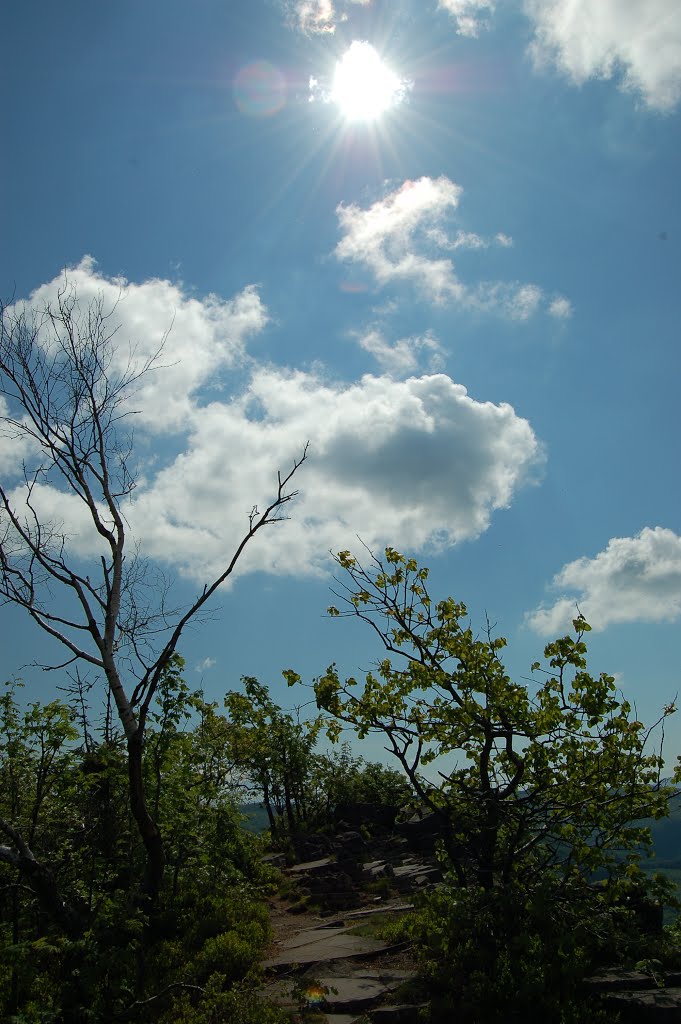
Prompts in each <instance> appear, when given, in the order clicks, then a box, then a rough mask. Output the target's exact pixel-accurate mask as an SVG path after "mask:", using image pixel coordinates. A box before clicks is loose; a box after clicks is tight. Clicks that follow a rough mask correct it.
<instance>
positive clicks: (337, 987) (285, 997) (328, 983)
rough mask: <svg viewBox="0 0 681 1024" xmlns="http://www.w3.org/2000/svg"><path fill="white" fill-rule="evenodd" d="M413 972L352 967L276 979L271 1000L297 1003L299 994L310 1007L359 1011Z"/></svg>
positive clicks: (406, 978)
mask: <svg viewBox="0 0 681 1024" xmlns="http://www.w3.org/2000/svg"><path fill="white" fill-rule="evenodd" d="M415 976H416V975H415V973H414V972H413V971H384V972H380V971H352V972H351V973H350V974H348V975H347V976H340V977H339V976H336V975H329V976H327V975H323V976H321V977H317V976H316V974H315V976H314V977H312V978H309V979H307V980H305V979H303V978H301V979H299V980H298V981H297V982H291V981H286V982H278V983H277V984H276V985H273V986H271V987H270V989H269V990H268V992H267V994H268V997H269V999H270V1000H272V1002H274V1003H276V1004H277V1005H279V1006H284V1007H296V1006H298V1005H299V1002H300V999H301V996H302V998H303V1000H307V1001H308V1005H309V1007H310V1009H316V1008H319V1009H320V1010H321V1011H322V1012H329V1013H336V1014H338V1013H346V1014H347V1013H350V1014H352V1013H361V1012H362V1011H364V1010H368V1009H370V1008H371V1007H372V1006H376V1004H377V1003H380V1002H381V1000H383V999H384V998H385V996H387V995H388V994H389V993H391V992H394V991H395V990H396V989H397V988H399V986H400V985H402V984H403V983H404V982H405V981H410V980H411V979H412V978H414V977H415Z"/></svg>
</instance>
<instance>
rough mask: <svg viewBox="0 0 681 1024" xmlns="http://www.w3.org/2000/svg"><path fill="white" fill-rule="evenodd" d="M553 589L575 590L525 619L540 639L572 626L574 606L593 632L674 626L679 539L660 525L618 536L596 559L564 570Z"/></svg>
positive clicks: (679, 609)
mask: <svg viewBox="0 0 681 1024" xmlns="http://www.w3.org/2000/svg"><path fill="white" fill-rule="evenodd" d="M551 587H552V589H555V590H560V591H571V592H572V595H573V596H567V595H566V594H562V595H561V596H560V597H559V598H558V599H557V600H556V601H555V602H554V603H553V604H550V605H541V606H540V607H539V608H536V609H535V610H534V611H532V612H529V613H528V614H527V616H526V622H527V624H528V625H529V626H530V627H531V628H532V629H534V630H536V632H537V633H539V634H541V635H542V636H552V635H557V634H558V633H560V632H561V631H563V630H565V629H566V628H568V627H569V625H570V623H571V622H572V619H574V617H575V615H576V606H577V605H579V610H580V611H581V613H582V614H583V615H584V617H585V618H586V620H587V622H588V623H589V624H590V625H591V626H592V627H593V628H594V629H595V630H602V629H605V628H606V627H607V626H609V625H611V624H613V623H622V622H673V621H675V620H676V619H678V618H679V617H680V616H681V537H679V536H678V535H677V534H675V533H674V532H673V531H672V530H668V529H664V528H663V527H661V526H656V527H653V528H651V527H645V529H643V530H641V532H640V533H639V534H637V535H636V536H635V537H614V538H613V539H612V540H610V541H609V542H608V546H607V547H606V549H605V550H604V551H600V552H599V553H598V554H597V555H596V556H595V558H578V559H577V560H576V561H574V562H569V563H568V564H567V565H565V566H563V568H562V569H561V570H560V572H559V573H558V574H557V575H556V576H555V577H554V579H553V580H552V583H551Z"/></svg>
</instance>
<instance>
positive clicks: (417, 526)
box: [15, 263, 543, 583]
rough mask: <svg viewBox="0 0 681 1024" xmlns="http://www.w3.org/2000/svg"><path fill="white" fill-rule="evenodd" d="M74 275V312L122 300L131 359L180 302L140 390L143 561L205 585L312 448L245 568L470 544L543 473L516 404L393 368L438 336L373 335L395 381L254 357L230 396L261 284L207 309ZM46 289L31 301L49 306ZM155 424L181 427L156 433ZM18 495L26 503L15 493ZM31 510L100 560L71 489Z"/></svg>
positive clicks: (307, 566) (162, 287)
mask: <svg viewBox="0 0 681 1024" xmlns="http://www.w3.org/2000/svg"><path fill="white" fill-rule="evenodd" d="M76 277H77V290H78V291H77V293H78V296H79V302H87V300H88V299H89V298H90V296H92V295H94V294H97V293H98V291H102V290H104V291H105V293H106V295H107V296H108V294H109V293H108V288H109V287H115V289H116V291H117V293H118V292H119V291H120V293H121V294H120V301H119V303H118V306H117V307H116V317H117V318H118V319H117V321H116V322H117V323H119V322H120V325H121V329H120V330H119V331H118V332H117V334H116V335H115V336H114V343H115V345H118V346H119V347H120V348H121V350H122V352H123V353H124V355H125V354H126V353H127V352H128V340H127V338H128V331H131V330H133V328H134V330H133V335H132V336H133V338H134V339H135V340H136V342H137V344H138V346H139V347H140V349H141V350H142V351H143V352H146V351H147V348H149V350H150V351H152V350H153V346H154V345H155V344H157V342H158V339H159V338H161V337H162V336H163V334H164V332H165V331H166V330H167V329H168V326H169V312H170V311H171V305H170V302H171V299H172V304H173V306H174V308H175V321H174V324H173V327H172V330H171V332H170V335H169V336H168V339H167V342H166V345H167V347H169V348H170V350H171V352H172V354H173V363H172V364H171V365H169V366H167V367H166V368H165V369H161V370H159V371H158V374H157V377H158V380H157V382H156V383H155V384H154V388H156V390H155V391H154V390H152V391H150V392H149V393H148V394H144V395H137V396H136V403H135V404H136V407H137V408H140V409H142V412H141V414H140V416H138V417H137V418H136V420H135V426H136V433H135V442H136V446H138V447H137V450H136V451H135V453H134V454H133V464H134V460H135V458H136V457H137V454H138V452H139V451H141V452H142V453H143V455H144V463H143V469H144V471H143V473H142V474H141V475H140V477H139V480H138V486H137V487H136V489H135V490H134V491H133V492H132V494H131V495H130V497H129V498H128V499H127V500H126V502H125V506H124V513H125V516H126V521H127V522H128V524H129V530H130V536H131V539H132V538H134V539H136V540H137V541H139V543H140V544H141V546H142V549H143V551H144V553H145V554H146V555H147V556H149V557H151V558H152V559H154V560H157V561H158V562H159V563H164V564H167V565H169V566H171V567H172V568H173V569H175V570H176V571H178V572H180V573H182V574H184V575H186V576H188V577H191V578H192V579H195V580H197V581H199V582H200V583H204V582H205V581H206V580H207V579H210V578H211V577H213V576H214V575H215V574H216V573H217V572H219V570H220V569H221V568H222V567H224V565H225V563H226V560H227V559H228V558H229V557H230V556H231V554H232V553H233V551H234V547H235V545H236V543H238V541H239V540H240V539H241V537H242V536H243V534H244V532H245V529H246V528H247V524H248V513H249V512H250V510H251V509H252V507H253V506H254V505H257V506H258V507H259V508H260V509H262V508H263V507H265V505H266V504H267V503H268V502H269V501H271V500H272V498H273V496H274V494H275V493H276V486H277V470H279V469H281V470H282V471H283V472H286V471H287V470H288V468H290V466H291V463H292V460H293V458H294V457H299V456H300V454H301V452H302V449H303V446H304V444H305V442H306V441H307V440H308V439H309V440H310V441H311V451H310V459H309V461H308V462H306V463H305V465H304V466H303V467H302V468H301V470H300V473H299V475H298V476H297V477H296V478H295V485H296V486H297V487H299V488H300V494H299V495H298V497H297V498H296V501H295V504H294V505H292V506H289V511H290V513H291V521H290V522H287V523H286V524H282V525H281V526H277V527H272V528H270V529H269V530H266V531H264V532H263V533H261V534H259V535H258V538H257V540H256V541H255V543H254V544H253V545H250V546H249V547H248V548H247V551H246V557H245V558H244V560H243V562H240V565H239V569H240V571H242V572H245V571H254V570H259V571H263V572H268V573H287V574H294V575H305V574H310V573H319V572H322V571H325V570H326V568H327V567H328V550H329V548H334V549H336V550H338V549H340V548H342V547H344V546H345V547H347V546H351V545H352V544H353V543H354V542H355V537H356V535H357V534H360V535H361V536H362V537H363V538H364V539H365V540H366V542H367V543H369V544H370V545H374V546H381V545H383V544H385V543H393V544H397V545H401V546H403V547H404V548H409V549H411V550H419V549H424V548H428V547H447V546H450V545H453V544H456V543H458V542H461V541H465V540H471V539H474V538H476V537H477V536H479V535H480V534H481V533H482V532H483V531H484V530H486V529H487V528H488V526H489V524H490V521H491V517H492V515H493V514H494V512H495V511H496V510H498V509H503V508H506V507H507V506H508V505H510V503H511V502H512V501H513V498H514V496H515V494H516V492H517V490H518V488H520V487H521V486H523V485H524V484H526V483H528V482H530V481H531V480H532V479H533V478H534V477H535V476H536V474H537V471H538V469H539V468H540V467H541V464H542V459H543V455H542V448H541V445H540V443H539V441H538V440H537V438H536V436H535V434H534V432H533V430H532V428H531V426H530V424H529V423H528V422H527V420H525V419H523V418H522V417H520V416H518V415H517V413H516V412H515V410H514V409H513V408H512V407H511V406H510V405H506V404H503V403H502V404H498V405H496V404H493V403H491V402H479V401H477V400H476V399H474V398H472V397H471V396H469V395H468V394H467V392H466V389H465V387H463V385H461V384H458V383H456V382H454V381H453V380H452V379H451V378H450V377H448V376H446V375H444V374H430V375H425V376H411V377H409V378H408V379H406V380H398V379H395V375H396V369H397V365H398V364H401V365H400V366H399V370H400V373H408V372H410V366H411V365H412V361H413V360H416V359H417V358H419V357H422V356H426V357H428V356H431V357H433V356H437V354H438V344H437V341H436V340H435V339H434V338H432V337H431V336H430V335H426V336H425V337H423V338H406V339H401V340H400V341H398V342H396V343H394V344H390V343H389V342H388V341H386V340H385V339H384V338H383V337H382V336H381V335H380V334H379V333H378V331H376V332H375V333H374V335H373V338H368V339H367V336H365V338H364V342H365V347H366V348H367V350H369V351H372V352H373V354H374V356H375V357H376V358H377V359H378V361H379V363H381V361H383V364H384V365H385V364H386V362H387V361H388V360H392V366H391V375H388V374H382V375H372V374H368V375H366V376H365V377H362V378H361V380H359V381H355V382H332V381H329V380H327V379H325V377H324V375H323V372H322V371H316V372H312V371H292V370H289V369H286V368H282V367H273V366H264V365H261V364H258V363H257V362H256V361H255V360H253V359H251V360H247V361H246V363H245V364H244V365H243V367H242V368H241V371H240V376H239V379H238V386H235V385H234V384H233V383H232V387H231V388H229V387H228V383H229V379H230V376H231V371H232V369H233V367H234V366H235V363H236V362H237V361H238V360H239V359H241V358H242V356H243V347H244V343H245V338H246V336H247V335H248V334H249V333H250V332H251V331H253V330H256V329H257V327H258V325H261V324H262V323H263V322H264V320H265V313H264V309H263V307H262V305H261V304H260V300H259V299H258V298H257V295H256V293H255V291H254V290H252V289H246V290H245V291H243V292H242V293H240V295H239V296H237V297H236V298H234V299H231V300H228V301H223V300H220V299H218V298H216V297H215V296H211V297H208V298H206V299H203V300H201V299H198V298H194V297H191V296H188V295H187V294H186V292H184V291H183V289H182V288H181V287H180V286H176V285H171V284H170V283H169V282H164V281H157V280H153V281H149V282H145V283H143V284H141V285H132V284H130V283H128V282H127V281H124V280H122V279H119V280H117V281H116V282H115V283H114V282H111V281H109V280H108V279H106V278H104V277H103V276H102V275H100V274H98V272H97V271H96V269H95V267H94V265H93V264H91V263H89V264H81V265H80V266H79V267H78V268H77V273H76ZM49 289H50V286H45V289H38V290H37V292H36V293H34V298H37V299H38V300H44V299H45V298H49V297H50V296H51V292H50V290H49ZM128 306H129V307H130V308H126V307H128ZM150 339H151V340H150ZM216 347H217V349H218V352H217V354H216V353H215V352H214V351H213V350H214V349H215V348H216ZM126 357H127V356H126ZM175 360H177V363H178V364H179V365H175ZM209 383H210V384H213V385H215V386H214V387H213V388H212V389H208V388H207V387H206V385H207V384H209ZM221 385H224V390H222V389H221ZM147 399H148V401H149V403H150V408H147V407H146V405H145V402H146V401H147ZM164 401H165V402H166V403H168V405H169V406H171V408H170V409H164V408H163V402H164ZM180 412H182V414H183V416H182V419H181V420H180V419H179V415H180ZM161 422H167V423H169V424H170V426H171V428H172V429H167V430H165V431H160V429H159V423H161ZM15 468H16V467H15ZM15 498H16V502H17V504H18V505H19V504H20V503H21V500H22V492H21V488H18V489H17V491H16V492H15ZM33 500H34V504H35V507H36V508H37V509H38V511H39V513H40V515H41V517H42V518H43V519H44V520H46V521H47V520H51V521H53V522H54V523H55V525H56V526H57V527H58V528H59V524H63V532H64V534H65V536H66V538H67V544H68V546H69V547H70V548H71V550H73V551H75V552H77V553H79V554H81V555H82V556H83V557H93V556H97V555H98V553H99V551H100V544H99V538H98V537H97V536H96V535H93V531H92V528H91V527H90V525H89V523H88V520H87V516H86V515H84V514H83V513H84V508H83V506H82V504H81V503H80V502H79V501H78V500H77V498H76V497H75V496H74V495H70V494H65V493H64V492H63V491H62V490H60V489H59V485H58V484H57V482H56V481H53V482H52V483H50V481H49V480H48V481H44V482H41V484H40V485H39V486H38V487H37V488H36V490H35V493H34V495H33Z"/></svg>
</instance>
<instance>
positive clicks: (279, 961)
mask: <svg viewBox="0 0 681 1024" xmlns="http://www.w3.org/2000/svg"><path fill="white" fill-rule="evenodd" d="M388 948H389V947H388V944H387V943H386V942H381V941H380V940H379V939H367V938H363V937H362V936H360V935H349V934H348V933H347V930H346V929H338V930H336V929H333V930H331V931H320V932H318V933H317V934H316V935H315V933H314V932H307V934H305V933H303V934H302V935H297V936H295V938H293V939H289V940H288V941H287V942H286V943H284V944H282V948H281V951H280V952H279V953H278V954H277V955H276V956H273V957H272V958H271V959H270V960H265V962H264V964H263V967H264V968H265V969H266V970H267V969H268V968H274V967H283V966H285V965H288V964H313V963H316V962H317V961H320V962H326V961H329V960H341V959H344V958H348V959H351V958H352V957H361V956H367V955H372V954H374V953H382V952H383V951H384V950H386V949H388Z"/></svg>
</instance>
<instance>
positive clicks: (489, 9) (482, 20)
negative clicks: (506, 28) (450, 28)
mask: <svg viewBox="0 0 681 1024" xmlns="http://www.w3.org/2000/svg"><path fill="white" fill-rule="evenodd" d="M438 6H439V7H440V8H442V9H443V10H445V11H448V12H449V13H450V14H451V15H452V17H453V18H454V21H455V22H456V31H457V32H458V33H459V35H461V36H477V35H478V34H479V32H480V29H482V28H487V26H488V24H489V22H488V19H487V18H486V17H485V15H486V14H492V13H493V12H494V2H493V0H439V4H438Z"/></svg>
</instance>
